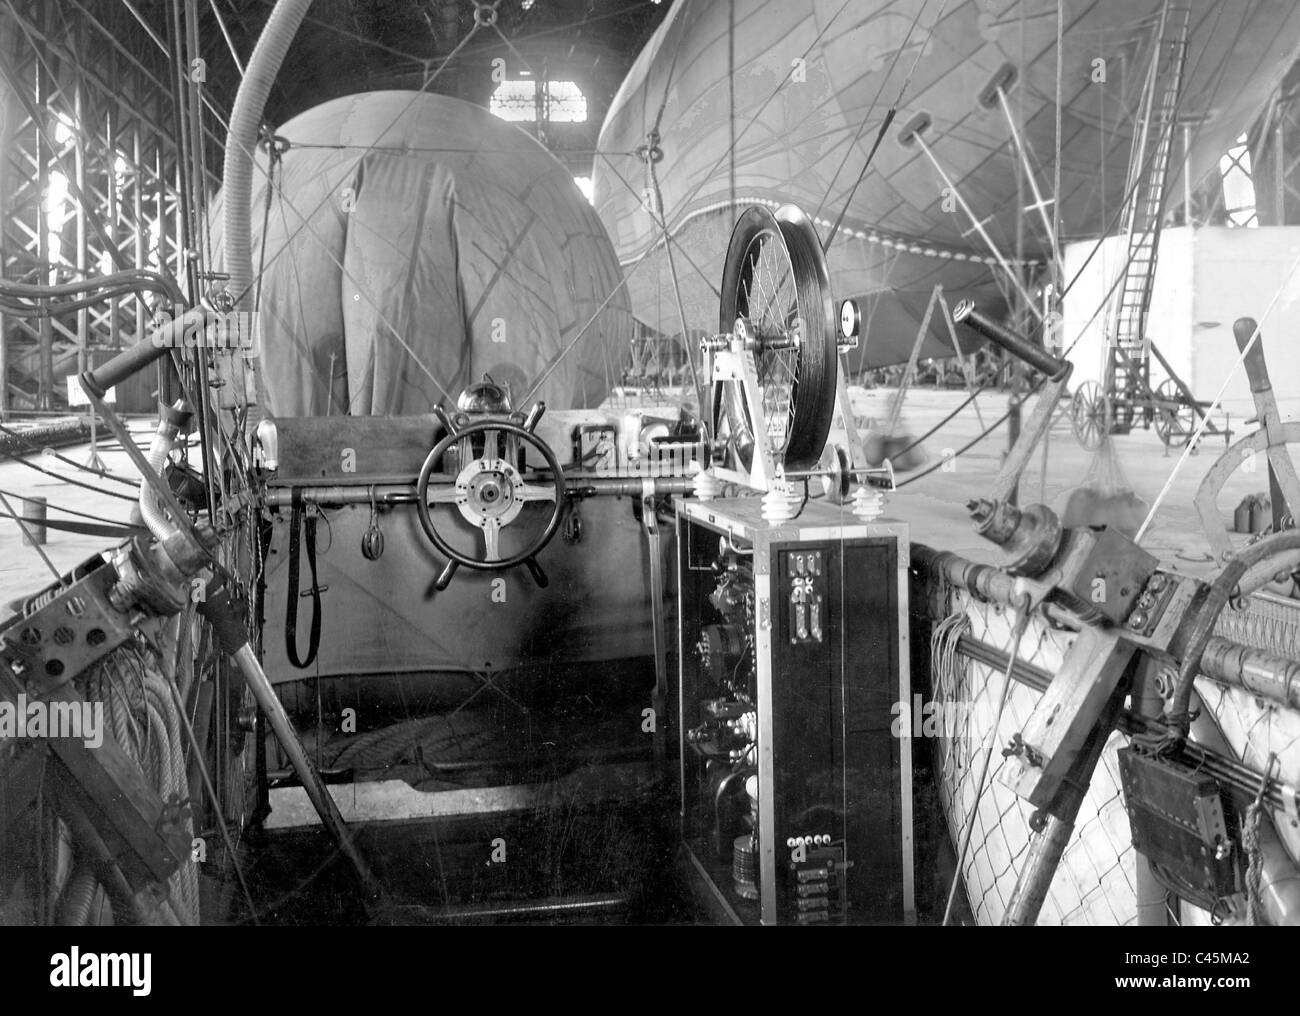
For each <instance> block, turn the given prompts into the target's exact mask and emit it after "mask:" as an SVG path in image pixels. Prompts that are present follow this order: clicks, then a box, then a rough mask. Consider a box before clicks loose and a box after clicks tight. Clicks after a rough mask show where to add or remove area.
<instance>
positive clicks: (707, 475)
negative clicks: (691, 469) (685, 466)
mask: <svg viewBox="0 0 1300 1016" xmlns="http://www.w3.org/2000/svg"><path fill="white" fill-rule="evenodd" d="M692 464H693V465H697V464H695V463H692ZM697 468H698V465H697ZM693 484H694V485H693V486H692V488H691V491H692V493H694V495H695V496H696V497H697V498H699V499H700V500H701V501H712V500H713V499H714V498H715V497H717V496H718V495H720V494H721V493H722V481H721V480H719V479H718V478H717V477H716V476H714V475H713V473H711V472H710V471H709V470H707V469H700V470H699V472H697V473H696V474H695V478H694V481H693Z"/></svg>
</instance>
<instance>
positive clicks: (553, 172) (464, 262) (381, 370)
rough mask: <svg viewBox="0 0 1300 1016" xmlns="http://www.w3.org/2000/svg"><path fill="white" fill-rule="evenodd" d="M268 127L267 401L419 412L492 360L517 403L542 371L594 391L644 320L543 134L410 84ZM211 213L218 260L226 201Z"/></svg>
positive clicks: (566, 401) (260, 206)
mask: <svg viewBox="0 0 1300 1016" xmlns="http://www.w3.org/2000/svg"><path fill="white" fill-rule="evenodd" d="M275 134H276V137H277V138H279V139H283V143H280V144H279V147H280V148H281V149H283V150H282V152H280V154H278V155H277V156H272V155H271V154H270V153H269V152H268V151H267V150H266V147H267V146H265V145H264V146H262V150H259V152H258V158H257V161H258V167H259V168H258V170H257V172H256V176H255V181H254V187H253V201H252V204H253V210H252V215H251V218H252V240H253V242H252V250H253V267H254V272H255V275H256V276H257V277H258V278H260V283H257V284H255V286H257V287H258V288H255V291H254V294H253V295H255V296H256V299H257V302H258V306H259V325H260V334H259V336H258V338H259V345H260V351H259V363H260V370H259V372H258V380H257V384H258V386H259V387H260V389H261V392H260V395H261V398H262V400H263V403H264V405H265V406H266V407H267V409H268V411H269V412H271V413H272V414H274V415H278V416H292V415H320V416H324V415H331V414H344V413H348V414H352V415H399V414H410V413H426V412H429V411H430V410H431V409H432V408H433V407H434V406H435V405H437V404H438V403H439V402H440V401H445V402H449V403H450V402H454V400H455V398H456V395H457V394H458V393H459V392H460V390H461V389H462V388H463V387H464V386H465V385H466V384H467V383H468V382H470V381H474V380H478V379H480V378H481V377H482V376H483V375H484V374H488V375H490V376H491V377H492V378H493V379H494V380H496V381H499V382H505V383H507V384H508V385H509V386H510V391H511V395H512V397H513V398H514V399H515V400H516V402H519V401H520V400H522V399H523V397H524V396H525V395H526V394H528V390H529V388H530V387H532V386H533V384H534V383H535V382H536V381H537V380H538V379H539V378H541V377H542V376H543V375H544V374H545V380H544V383H542V384H541V385H540V386H539V387H538V390H537V392H536V394H535V395H534V396H533V397H534V398H542V399H545V400H546V401H547V402H548V404H550V405H553V406H558V407H578V408H581V407H588V406H592V407H594V406H595V405H598V404H599V402H600V401H601V399H602V398H603V397H604V395H605V392H606V389H607V388H608V386H609V384H610V382H611V380H612V379H613V378H615V377H616V376H617V373H618V369H619V367H620V366H621V364H622V360H623V358H624V357H625V355H626V353H627V349H628V344H629V341H630V339H631V336H632V318H631V315H630V311H629V306H628V301H627V298H626V296H625V294H624V292H623V291H622V290H621V289H620V288H619V287H620V283H621V281H622V275H621V271H620V269H619V266H618V262H617V259H616V258H615V256H614V251H613V248H612V246H611V244H610V242H609V239H608V237H607V235H606V232H605V229H604V227H603V226H602V225H601V222H600V219H599V218H598V217H597V216H596V214H595V212H594V210H593V209H592V208H591V206H590V205H589V204H588V203H587V201H586V200H585V199H584V198H583V196H582V194H581V192H580V191H579V190H578V188H577V185H576V184H575V183H574V181H573V177H572V176H571V175H570V174H569V172H568V171H567V170H566V169H565V168H564V166H563V165H562V164H561V163H560V162H559V161H558V160H557V159H555V158H554V157H553V156H552V155H551V154H550V153H549V152H547V151H546V150H545V149H544V148H543V147H542V146H541V145H540V144H539V143H538V142H537V141H536V140H534V139H533V138H532V137H531V136H530V135H528V134H526V133H525V132H524V131H522V130H520V129H519V128H517V127H514V126H512V125H510V124H507V123H505V122H503V121H501V120H499V119H498V118H496V117H495V116H493V115H491V114H490V113H488V112H487V111H486V110H485V109H483V108H481V107H479V106H474V105H472V104H470V103H467V102H463V101H461V100H458V99H453V98H449V97H446V96H440V95H430V94H423V93H419V92H405V91H388V92H371V93H365V94H360V95H352V96H346V97H343V98H340V99H335V100H333V101H331V102H327V103H325V104H323V105H321V106H317V107H315V108H313V109H310V110H308V111H307V112H305V113H302V114H300V115H298V116H296V117H294V118H293V119H292V120H290V121H288V122H287V123H285V124H284V125H283V126H280V127H278V128H277V129H276V132H275ZM268 180H269V181H270V184H269V186H270V199H269V201H268V198H267V188H268ZM211 218H212V222H213V223H214V226H213V228H214V234H215V235H214V241H215V245H216V247H217V251H218V258H219V252H220V240H221V238H220V225H221V211H220V198H218V199H217V201H216V202H215V204H214V208H213V214H212V217H211ZM264 227H265V245H264V247H263V242H262V233H263V229H264ZM611 294H612V295H611ZM584 329H585V331H584ZM517 408H518V406H517Z"/></svg>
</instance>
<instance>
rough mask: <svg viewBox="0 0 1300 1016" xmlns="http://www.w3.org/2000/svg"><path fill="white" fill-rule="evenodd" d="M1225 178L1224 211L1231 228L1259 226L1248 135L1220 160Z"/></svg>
mask: <svg viewBox="0 0 1300 1016" xmlns="http://www.w3.org/2000/svg"><path fill="white" fill-rule="evenodd" d="M1219 172H1220V173H1221V174H1222V176H1223V209H1224V211H1225V212H1226V213H1227V216H1228V225H1229V226H1258V225H1259V215H1258V214H1257V213H1256V208H1255V183H1254V180H1252V179H1251V168H1250V146H1249V145H1247V144H1246V135H1244V134H1243V135H1242V136H1241V137H1239V138H1238V139H1237V143H1236V144H1235V145H1233V146H1232V147H1231V148H1229V149H1228V152H1227V154H1226V155H1224V157H1223V158H1222V159H1220V160H1219Z"/></svg>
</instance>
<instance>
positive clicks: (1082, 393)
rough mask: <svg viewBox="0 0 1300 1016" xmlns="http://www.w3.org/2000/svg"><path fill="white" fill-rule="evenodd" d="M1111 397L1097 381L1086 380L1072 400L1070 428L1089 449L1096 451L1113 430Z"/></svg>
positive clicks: (1076, 438)
mask: <svg viewBox="0 0 1300 1016" xmlns="http://www.w3.org/2000/svg"><path fill="white" fill-rule="evenodd" d="M1112 421H1113V417H1112V416H1111V407H1110V399H1108V398H1107V397H1106V393H1105V392H1103V391H1102V390H1101V385H1099V384H1097V382H1096V381H1085V382H1084V383H1083V384H1081V385H1079V387H1078V388H1077V389H1076V390H1075V393H1074V397H1073V398H1072V399H1071V400H1070V429H1071V430H1073V431H1074V438H1075V440H1076V441H1078V442H1079V444H1081V445H1083V447H1084V448H1086V449H1088V451H1096V450H1097V449H1098V448H1100V447H1101V443H1102V441H1104V440H1105V438H1106V435H1107V434H1109V433H1110V431H1111V423H1112Z"/></svg>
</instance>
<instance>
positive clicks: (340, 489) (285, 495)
mask: <svg viewBox="0 0 1300 1016" xmlns="http://www.w3.org/2000/svg"><path fill="white" fill-rule="evenodd" d="M564 479H565V483H564V486H565V489H566V490H567V491H568V492H569V494H570V495H572V496H578V497H593V496H604V497H608V496H621V497H636V496H640V494H641V492H642V488H643V486H644V481H645V478H644V477H638V476H628V477H621V476H592V477H584V476H574V475H572V474H569V473H566V474H565V477H564ZM652 479H653V482H654V487H655V494H656V495H659V496H663V495H667V494H689V493H691V491H692V490H693V489H694V487H695V480H694V478H693V477H689V476H680V477H678V476H673V477H665V476H657V477H653V478H652ZM372 489H373V490H374V500H375V501H376V503H378V504H388V505H394V504H415V484H413V483H379V484H375V485H374V486H373V488H372V487H371V486H369V485H366V486H346V485H344V484H330V485H321V486H312V487H297V488H295V487H271V488H269V489H268V490H267V492H266V503H267V506H268V507H271V508H284V507H287V506H288V505H289V504H290V503H291V502H292V500H293V494H294V491H295V490H297V491H298V493H299V495H300V496H301V498H302V500H303V501H304V502H308V503H312V504H322V505H346V504H365V505H368V504H370V500H371V495H370V491H371V490H372Z"/></svg>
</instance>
